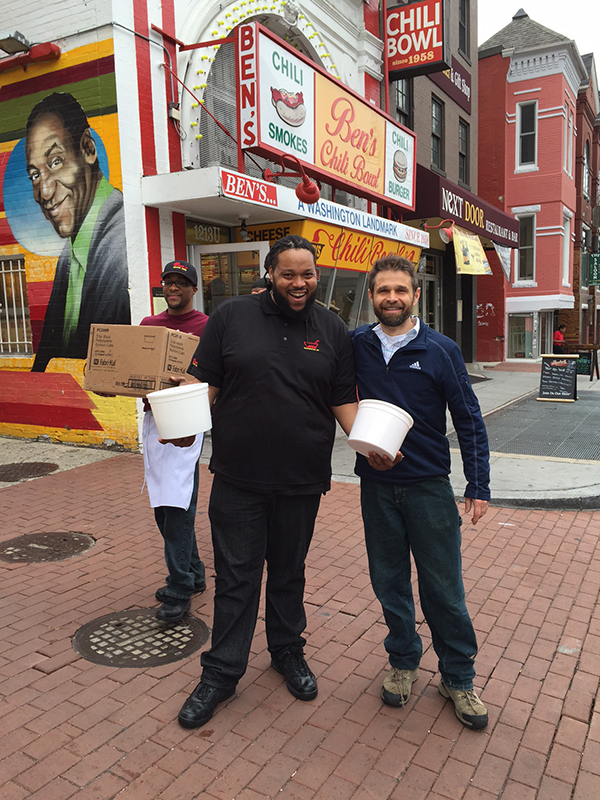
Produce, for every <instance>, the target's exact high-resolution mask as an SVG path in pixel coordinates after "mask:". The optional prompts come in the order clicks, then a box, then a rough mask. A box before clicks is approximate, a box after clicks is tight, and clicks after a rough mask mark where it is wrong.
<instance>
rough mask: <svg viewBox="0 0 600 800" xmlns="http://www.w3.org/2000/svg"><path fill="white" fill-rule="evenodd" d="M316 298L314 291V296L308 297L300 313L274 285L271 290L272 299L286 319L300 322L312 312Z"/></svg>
mask: <svg viewBox="0 0 600 800" xmlns="http://www.w3.org/2000/svg"><path fill="white" fill-rule="evenodd" d="M316 296H317V293H316V291H314V292H313V293H312V294H309V295H307V297H306V303H305V304H304V308H301V309H300V310H299V311H294V309H293V308H292V307H291V306H290V304H289V302H288V299H287V297H286V296H285V295H283V294H281V292H280V291H278V289H277V287H276V286H275V284H273V288H272V289H271V297H272V298H273V300H274V301H275V303H276V304H277V306H278V308H279V309H280V311H281V313H282V314H283V315H284V316H285V317H288V319H298V320H302V319H307V317H308V316H309V314H310V312H311V310H312V307H313V304H314V302H315V299H316Z"/></svg>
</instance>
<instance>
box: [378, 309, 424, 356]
mask: <svg viewBox="0 0 600 800" xmlns="http://www.w3.org/2000/svg"><path fill="white" fill-rule="evenodd" d="M411 320H412V321H413V322H414V324H415V325H414V328H411V329H410V330H409V331H408V333H400V334H398V336H388V334H387V333H384V332H383V331H382V329H381V325H380V324H379V323H377V325H375V327H374V328H373V331H374V333H376V334H377V336H378V338H379V341H380V342H381V352H382V353H383V358H384V360H385V363H386V364H389V363H390V359H391V357H392V356H393V355H394V353H395V352H396V350H400V348H401V347H404V346H405V345H407V344H408V343H409V342H412V340H413V339H416V338H417V336H418V335H419V329H420V327H421V320H420V319H419V318H418V317H411Z"/></svg>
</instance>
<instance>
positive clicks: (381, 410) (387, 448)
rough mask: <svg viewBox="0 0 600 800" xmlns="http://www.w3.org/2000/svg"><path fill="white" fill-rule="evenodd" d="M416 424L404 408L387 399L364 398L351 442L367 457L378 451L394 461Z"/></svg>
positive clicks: (359, 405) (351, 445)
mask: <svg viewBox="0 0 600 800" xmlns="http://www.w3.org/2000/svg"><path fill="white" fill-rule="evenodd" d="M412 426H413V418H412V417H411V415H410V414H409V413H408V412H406V411H404V409H402V408H399V407H398V406H395V405H393V404H392V403H386V402H384V401H383V400H361V401H360V402H359V404H358V411H357V413H356V418H355V420H354V424H353V425H352V430H351V431H350V435H349V437H348V444H349V445H350V447H351V448H352V449H353V450H356V452H357V453H360V454H361V455H363V456H365V457H367V458H368V456H369V453H373V452H374V453H377V454H378V455H380V456H383V457H386V458H389V459H390V461H393V460H394V459H395V458H396V455H397V454H398V450H400V447H401V445H402V442H403V441H404V439H405V438H406V435H407V433H408V432H409V430H410V429H411V428H412Z"/></svg>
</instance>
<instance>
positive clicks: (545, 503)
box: [456, 495, 600, 511]
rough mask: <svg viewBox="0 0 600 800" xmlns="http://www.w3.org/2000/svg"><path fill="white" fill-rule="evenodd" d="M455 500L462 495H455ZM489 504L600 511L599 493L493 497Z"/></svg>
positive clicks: (462, 498)
mask: <svg viewBox="0 0 600 800" xmlns="http://www.w3.org/2000/svg"><path fill="white" fill-rule="evenodd" d="M456 500H457V501H460V500H464V497H457V498H456ZM490 505H491V506H496V507H498V508H530V509H538V510H540V511H548V510H551V509H554V510H557V511H600V495H595V496H588V497H536V498H528V497H506V498H503V497H493V498H492V499H491V500H490Z"/></svg>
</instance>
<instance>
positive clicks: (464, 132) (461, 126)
mask: <svg viewBox="0 0 600 800" xmlns="http://www.w3.org/2000/svg"><path fill="white" fill-rule="evenodd" d="M458 180H459V181H460V182H461V183H464V184H468V183H469V125H468V124H467V123H466V122H465V121H464V120H462V119H459V120H458Z"/></svg>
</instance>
